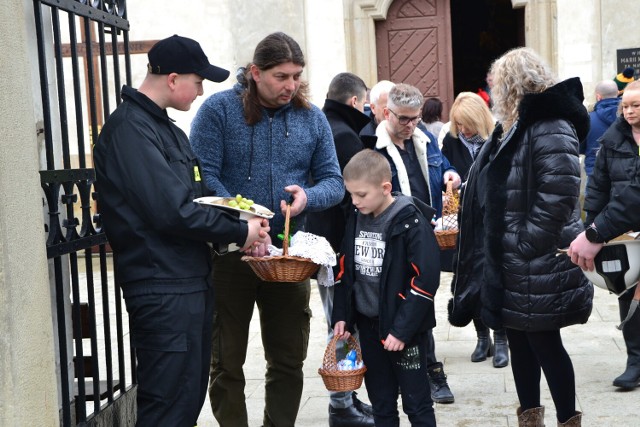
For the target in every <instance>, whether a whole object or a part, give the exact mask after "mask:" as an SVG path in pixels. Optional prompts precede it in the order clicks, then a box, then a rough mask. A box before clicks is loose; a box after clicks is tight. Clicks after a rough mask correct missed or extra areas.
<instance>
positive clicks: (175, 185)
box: [93, 35, 269, 427]
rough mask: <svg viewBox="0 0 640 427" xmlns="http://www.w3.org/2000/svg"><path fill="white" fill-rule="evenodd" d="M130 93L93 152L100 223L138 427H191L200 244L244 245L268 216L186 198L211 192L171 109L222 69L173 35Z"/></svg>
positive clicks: (201, 328)
mask: <svg viewBox="0 0 640 427" xmlns="http://www.w3.org/2000/svg"><path fill="white" fill-rule="evenodd" d="M148 57H149V64H148V72H147V75H146V77H145V78H144V81H143V82H142V84H141V85H140V88H139V89H138V90H135V89H133V88H131V87H129V86H124V87H123V88H122V103H121V104H120V105H119V106H118V108H116V110H115V111H114V112H113V113H112V114H111V115H110V116H109V119H108V120H107V122H106V123H105V125H104V127H103V128H102V131H101V132H100V138H99V139H98V143H97V144H96V145H95V147H94V149H93V159H94V161H95V169H96V176H97V182H96V188H97V191H98V192H97V194H98V203H99V206H100V214H101V216H102V220H103V221H104V229H105V232H106V234H107V237H108V238H109V243H110V244H111V248H112V249H113V255H114V264H115V265H114V267H115V274H116V277H115V278H116V283H118V285H119V286H120V287H121V288H122V293H123V296H124V301H125V304H126V307H127V312H128V313H129V322H130V332H131V341H132V346H133V347H134V348H135V353H136V360H137V365H136V366H137V371H136V373H137V377H136V379H137V381H136V383H137V398H136V402H137V420H136V426H138V427H146V426H149V427H152V426H153V427H156V426H180V427H192V426H193V425H195V424H196V423H197V421H198V415H199V414H200V410H201V409H202V405H203V403H204V400H205V398H206V394H207V379H208V371H209V360H210V357H211V320H212V319H213V292H212V287H211V257H210V251H209V246H207V242H214V243H218V244H229V243H237V244H238V245H240V246H241V247H243V248H249V247H250V246H251V244H252V243H254V242H255V243H260V242H262V241H264V240H265V238H266V237H267V232H268V231H269V228H268V226H267V220H264V219H261V218H258V217H255V218H253V219H250V220H248V221H241V220H239V219H238V218H237V217H235V216H233V215H231V214H229V213H226V212H224V211H222V210H218V209H215V208H212V207H205V206H202V205H199V204H198V203H194V202H193V200H194V199H195V198H198V197H201V196H205V195H207V194H209V192H208V190H207V189H206V187H205V186H204V183H203V182H202V180H201V177H200V165H199V164H198V162H197V160H196V159H195V156H194V155H193V153H192V151H191V147H190V146H189V141H188V139H187V136H186V135H185V134H184V132H182V130H180V129H179V128H178V127H177V126H176V125H175V124H173V121H172V120H171V118H170V117H169V115H168V114H167V108H175V109H176V110H180V111H187V110H189V108H190V107H191V103H192V102H193V101H194V100H195V98H196V97H198V96H200V95H202V81H203V80H204V79H208V80H211V81H214V82H222V81H224V80H225V79H226V78H227V77H228V76H229V72H228V71H227V70H224V69H222V68H218V67H216V66H215V65H211V64H210V63H209V60H208V59H207V56H206V55H205V53H204V52H203V51H202V48H201V47H200V44H198V42H196V41H195V40H192V39H189V38H186V37H180V36H178V35H174V36H171V37H169V38H166V39H163V40H160V41H159V42H157V43H156V44H155V45H154V46H153V47H152V48H151V50H149V53H148Z"/></svg>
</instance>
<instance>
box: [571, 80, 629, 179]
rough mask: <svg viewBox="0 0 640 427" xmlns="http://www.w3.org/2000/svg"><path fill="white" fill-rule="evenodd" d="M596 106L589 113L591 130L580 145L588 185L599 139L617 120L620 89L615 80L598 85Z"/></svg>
mask: <svg viewBox="0 0 640 427" xmlns="http://www.w3.org/2000/svg"><path fill="white" fill-rule="evenodd" d="M596 101H597V102H596V105H595V106H594V107H593V111H592V112H591V113H589V120H590V121H591V128H590V129H589V133H588V134H587V138H586V139H585V140H584V141H582V142H581V143H580V154H584V170H585V173H586V174H587V183H588V182H589V177H590V176H591V174H592V173H593V165H594V164H595V163H596V154H597V153H598V149H599V148H600V145H599V144H598V139H600V137H601V136H602V135H603V134H604V132H605V131H606V130H607V129H608V128H609V126H611V123H613V122H614V121H615V120H616V116H617V112H618V105H619V104H620V98H618V87H617V86H616V84H615V83H614V82H613V80H603V81H601V82H600V83H598V84H597V85H596Z"/></svg>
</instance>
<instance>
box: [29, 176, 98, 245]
mask: <svg viewBox="0 0 640 427" xmlns="http://www.w3.org/2000/svg"><path fill="white" fill-rule="evenodd" d="M94 182H95V171H94V170H93V169H67V170H53V171H40V183H41V186H42V189H43V190H44V193H45V197H46V200H47V205H48V207H49V212H48V214H49V235H48V237H47V257H48V258H53V257H56V256H60V255H64V254H67V253H70V252H77V251H79V250H83V249H88V248H90V247H92V246H96V245H100V244H104V243H106V242H107V238H106V236H105V235H104V233H103V232H102V230H101V227H99V226H98V227H95V226H94V221H95V222H98V223H99V222H100V215H99V214H95V215H92V212H91V208H92V207H91V200H92V198H93V197H94V194H95V193H93V192H92V188H93V184H94ZM76 190H77V193H76V192H75V191H76ZM78 195H79V196H80V197H79V201H80V206H79V208H80V217H78V216H76V209H75V207H76V205H77V203H78ZM59 204H61V205H62V206H64V207H65V211H66V217H65V218H61V215H60V211H59V209H58V205H59ZM79 225H82V226H81V227H80V230H78V226H79Z"/></svg>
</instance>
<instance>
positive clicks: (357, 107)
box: [307, 73, 374, 427]
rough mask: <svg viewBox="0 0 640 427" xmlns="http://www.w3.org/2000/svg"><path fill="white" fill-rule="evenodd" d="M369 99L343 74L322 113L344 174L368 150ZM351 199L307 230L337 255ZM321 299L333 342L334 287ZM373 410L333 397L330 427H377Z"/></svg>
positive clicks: (314, 215)
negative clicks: (365, 129)
mask: <svg viewBox="0 0 640 427" xmlns="http://www.w3.org/2000/svg"><path fill="white" fill-rule="evenodd" d="M366 97H367V85H366V84H365V83H364V81H363V80H362V79H361V78H360V77H358V76H356V75H355V74H352V73H340V74H338V75H336V76H335V77H334V78H333V80H331V83H330V84H329V90H328V92H327V99H326V100H325V103H324V107H323V108H322V111H323V112H324V114H325V115H326V116H327V121H328V122H329V126H331V133H332V134H333V140H334V143H335V146H336V153H337V155H338V163H339V164H340V171H342V170H343V169H344V167H345V166H346V164H347V163H349V160H351V157H353V156H354V155H355V154H356V153H358V152H359V151H361V150H363V149H364V148H372V147H366V146H365V144H364V143H363V142H362V140H361V139H360V137H359V136H358V133H359V132H360V130H361V129H362V128H363V127H364V126H365V125H366V124H367V123H369V117H368V116H367V115H366V114H364V103H365V101H366ZM350 206H351V198H350V197H349V195H348V194H346V192H345V197H344V199H343V200H342V203H340V204H339V205H336V206H333V207H331V208H329V209H326V210H324V211H320V212H310V213H309V214H308V217H307V221H308V222H307V230H308V231H309V232H311V233H313V234H317V235H319V236H323V237H325V238H326V239H327V240H328V241H329V243H330V244H331V247H332V248H333V249H334V250H335V251H336V252H337V251H338V250H339V249H340V245H341V243H342V238H343V237H344V229H345V223H346V217H347V214H348V212H349V211H350V210H351V209H350ZM318 289H319V290H320V297H321V298H322V305H323V307H324V311H325V316H326V319H327V327H328V331H329V338H332V336H333V329H332V325H331V323H330V322H331V311H332V310H333V287H326V286H319V288H318ZM373 425H374V421H373V417H372V410H371V406H369V405H366V404H364V403H362V402H361V401H359V400H358V398H357V397H356V395H355V393H354V392H333V393H331V404H330V405H329V426H330V427H352V426H353V427H358V426H373Z"/></svg>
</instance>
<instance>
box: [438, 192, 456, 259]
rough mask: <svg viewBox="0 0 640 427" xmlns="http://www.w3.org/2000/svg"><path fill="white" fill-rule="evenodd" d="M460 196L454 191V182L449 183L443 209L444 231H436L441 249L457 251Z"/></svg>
mask: <svg viewBox="0 0 640 427" xmlns="http://www.w3.org/2000/svg"><path fill="white" fill-rule="evenodd" d="M459 199H460V195H459V194H458V190H454V189H453V181H447V190H446V192H445V203H444V206H443V207H442V228H443V229H442V230H437V231H435V234H436V240H437V241H438V246H440V249H442V250H447V249H455V247H456V240H457V239H458V219H457V215H458V206H459V203H460V202H459Z"/></svg>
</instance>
